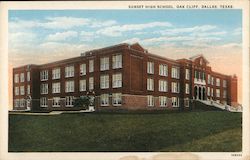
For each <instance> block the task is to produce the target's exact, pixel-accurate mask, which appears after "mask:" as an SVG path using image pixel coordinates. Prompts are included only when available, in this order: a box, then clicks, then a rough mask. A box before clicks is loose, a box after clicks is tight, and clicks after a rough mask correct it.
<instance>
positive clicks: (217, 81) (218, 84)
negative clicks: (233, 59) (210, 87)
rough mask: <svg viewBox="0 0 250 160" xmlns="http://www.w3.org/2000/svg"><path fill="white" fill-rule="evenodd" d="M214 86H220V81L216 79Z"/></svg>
mask: <svg viewBox="0 0 250 160" xmlns="http://www.w3.org/2000/svg"><path fill="white" fill-rule="evenodd" d="M216 86H218V87H219V86H220V79H219V78H216Z"/></svg>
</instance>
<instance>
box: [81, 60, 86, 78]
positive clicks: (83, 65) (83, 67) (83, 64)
mask: <svg viewBox="0 0 250 160" xmlns="http://www.w3.org/2000/svg"><path fill="white" fill-rule="evenodd" d="M86 72H87V65H86V63H82V64H81V65H80V76H84V75H86Z"/></svg>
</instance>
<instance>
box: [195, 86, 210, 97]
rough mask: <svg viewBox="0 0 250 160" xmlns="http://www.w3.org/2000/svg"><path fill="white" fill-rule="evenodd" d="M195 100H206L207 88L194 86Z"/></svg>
mask: <svg viewBox="0 0 250 160" xmlns="http://www.w3.org/2000/svg"><path fill="white" fill-rule="evenodd" d="M194 99H198V100H206V99H207V98H206V87H205V86H194Z"/></svg>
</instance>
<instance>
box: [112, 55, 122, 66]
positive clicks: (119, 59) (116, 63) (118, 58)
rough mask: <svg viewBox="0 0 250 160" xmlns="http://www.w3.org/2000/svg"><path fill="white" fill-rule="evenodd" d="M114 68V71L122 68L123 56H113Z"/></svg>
mask: <svg viewBox="0 0 250 160" xmlns="http://www.w3.org/2000/svg"><path fill="white" fill-rule="evenodd" d="M112 67H113V69H117V68H122V54H118V55H113V57H112Z"/></svg>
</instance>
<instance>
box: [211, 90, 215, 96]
mask: <svg viewBox="0 0 250 160" xmlns="http://www.w3.org/2000/svg"><path fill="white" fill-rule="evenodd" d="M213 96H214V89H213V88H211V97H213Z"/></svg>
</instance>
